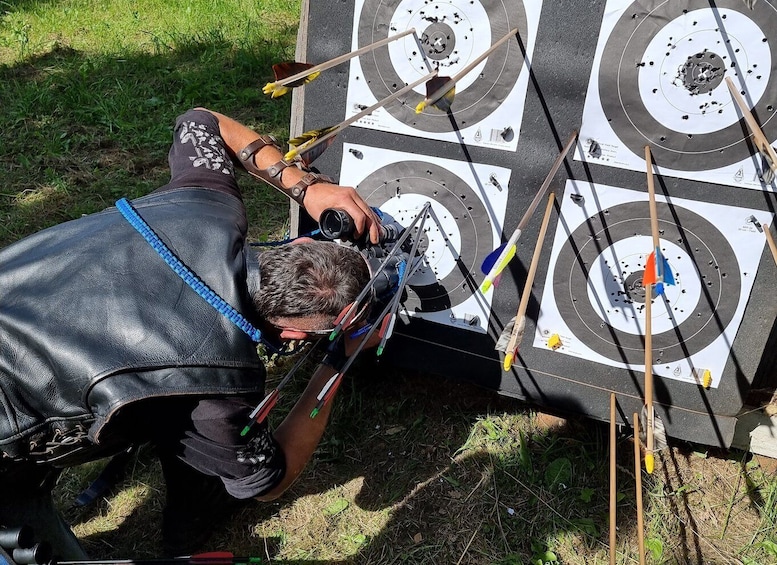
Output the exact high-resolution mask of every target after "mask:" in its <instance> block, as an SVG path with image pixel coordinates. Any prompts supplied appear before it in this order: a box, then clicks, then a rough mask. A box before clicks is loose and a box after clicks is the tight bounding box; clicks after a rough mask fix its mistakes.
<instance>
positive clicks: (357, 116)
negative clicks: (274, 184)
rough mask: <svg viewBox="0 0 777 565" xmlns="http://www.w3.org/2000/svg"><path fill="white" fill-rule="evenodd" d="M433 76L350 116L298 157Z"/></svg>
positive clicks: (434, 74) (433, 72)
mask: <svg viewBox="0 0 777 565" xmlns="http://www.w3.org/2000/svg"><path fill="white" fill-rule="evenodd" d="M434 76H437V71H436V70H435V71H432V72H431V73H429V74H428V75H426V76H424V77H422V78H420V79H418V80H417V81H415V82H413V83H411V84H408V85H407V86H405V87H404V88H401V89H399V90H397V91H396V92H395V93H394V94H392V95H391V96H387V97H386V98H384V99H383V100H381V101H379V102H376V103H375V104H373V105H372V106H370V107H369V108H365V109H364V110H362V111H361V112H359V113H358V114H355V115H353V116H351V117H350V118H348V119H346V120H344V121H343V122H341V123H339V124H338V125H336V126H335V127H334V128H333V129H332V130H331V131H329V132H327V133H326V134H325V135H322V136H321V137H319V138H318V139H317V140H316V141H314V142H313V143H311V144H310V145H309V146H308V147H305V149H304V150H303V151H301V152H300V155H304V154H305V153H308V152H309V151H312V150H313V148H315V147H317V146H319V145H321V144H322V143H324V142H325V141H326V140H328V139H329V138H330V137H334V136H336V135H337V134H338V133H340V132H341V131H342V130H344V129H345V128H347V127H348V126H350V125H351V124H352V123H354V122H355V121H357V120H360V119H362V118H363V117H364V116H367V115H369V114H372V113H373V112H374V111H375V110H377V109H378V108H382V107H383V106H385V105H386V104H389V103H390V102H393V101H394V100H396V99H397V98H399V97H400V96H402V95H403V94H406V93H407V92H410V91H411V90H413V89H414V88H415V87H416V86H418V85H420V84H423V83H424V82H427V81H428V80H429V79H431V78H432V77H434Z"/></svg>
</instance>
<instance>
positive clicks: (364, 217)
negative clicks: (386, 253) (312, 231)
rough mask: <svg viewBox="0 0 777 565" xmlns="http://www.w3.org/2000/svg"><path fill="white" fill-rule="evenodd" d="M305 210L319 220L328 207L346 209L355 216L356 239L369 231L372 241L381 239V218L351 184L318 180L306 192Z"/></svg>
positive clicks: (350, 214) (376, 241)
mask: <svg viewBox="0 0 777 565" xmlns="http://www.w3.org/2000/svg"><path fill="white" fill-rule="evenodd" d="M304 204H305V211H307V213H308V214H310V217H311V218H313V219H314V220H316V221H318V220H319V218H320V217H321V213H322V212H323V211H324V210H326V209H327V208H337V209H339V210H344V211H346V212H347V213H348V215H349V216H351V218H353V223H354V236H355V239H358V238H360V237H362V236H363V235H364V234H365V233H367V232H369V234H370V241H371V242H372V243H376V244H377V243H378V242H379V240H380V220H378V217H377V216H376V215H375V212H373V211H372V209H371V208H370V207H369V205H368V204H367V203H366V202H365V201H364V199H363V198H362V197H361V196H360V195H359V193H358V192H356V190H355V189H354V188H352V187H350V186H339V185H336V184H330V183H326V182H317V183H316V184H313V185H310V186H309V187H308V190H307V193H306V194H305V200H304Z"/></svg>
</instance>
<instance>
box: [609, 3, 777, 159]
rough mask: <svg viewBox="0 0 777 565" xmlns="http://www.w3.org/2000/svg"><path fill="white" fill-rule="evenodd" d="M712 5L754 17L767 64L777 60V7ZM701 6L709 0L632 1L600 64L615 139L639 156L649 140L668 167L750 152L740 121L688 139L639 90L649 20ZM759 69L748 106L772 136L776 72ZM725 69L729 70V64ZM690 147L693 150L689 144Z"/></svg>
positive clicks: (776, 128)
mask: <svg viewBox="0 0 777 565" xmlns="http://www.w3.org/2000/svg"><path fill="white" fill-rule="evenodd" d="M715 7H717V8H726V9H730V10H733V11H737V12H740V13H741V14H743V15H745V16H746V17H747V18H748V19H751V20H753V21H754V22H756V23H757V24H758V25H759V28H761V30H762V31H763V33H764V36H765V38H767V40H768V44H769V49H770V51H771V54H772V64H774V61H777V49H776V47H777V9H775V8H774V7H773V6H771V5H769V4H768V3H767V2H756V4H755V6H754V8H753V9H752V10H751V9H750V8H747V7H746V6H745V2H742V0H717V1H716V2H715ZM703 8H707V9H710V3H709V2H706V1H705V2H702V1H701V0H688V1H686V2H679V1H677V0H664V1H656V0H652V1H651V0H645V1H640V2H635V3H633V4H632V5H631V6H629V8H628V9H627V10H626V11H625V12H624V13H623V15H622V16H621V18H620V19H619V20H618V23H617V24H615V27H614V28H613V30H612V33H611V34H610V37H609V39H608V40H607V44H606V45H605V47H604V51H603V54H602V61H601V64H600V67H599V96H600V97H601V100H602V108H603V109H604V111H605V113H606V115H607V118H608V120H609V122H610V126H611V127H612V129H613V131H615V133H616V134H617V135H618V138H619V139H620V140H621V141H622V142H623V143H624V144H625V145H626V146H627V147H628V148H629V149H630V150H631V151H632V152H634V154H636V155H642V154H643V153H644V148H645V144H646V143H650V144H651V149H652V151H653V156H654V157H655V159H656V161H657V162H659V163H660V162H661V161H662V160H664V162H671V163H673V165H672V168H674V169H680V168H682V169H683V170H688V171H701V170H708V169H711V168H718V167H723V166H726V165H731V164H734V163H738V162H740V161H742V160H743V159H746V158H748V157H750V150H749V148H748V144H747V143H746V137H745V134H744V132H746V131H748V130H747V127H746V126H744V125H743V122H742V120H738V121H736V122H734V123H732V124H731V125H729V126H727V127H725V128H723V129H721V130H718V131H714V132H710V133H694V134H691V135H692V138H690V137H689V134H688V133H685V132H678V131H673V130H671V129H669V128H667V127H666V126H665V125H663V124H661V123H660V122H658V121H657V120H655V119H654V118H653V116H651V115H650V112H649V111H648V110H647V108H646V107H645V105H644V103H643V101H642V98H641V96H640V93H639V80H638V76H639V69H640V68H641V67H640V64H641V63H643V62H644V60H645V58H646V55H645V51H646V49H647V47H648V45H649V44H650V42H651V40H652V39H653V37H654V36H655V33H656V30H655V27H651V26H650V25H649V23H653V24H655V23H658V22H671V21H673V20H674V19H675V18H678V17H680V16H682V15H683V13H684V11H690V10H693V9H703ZM762 26H766V28H767V29H764V28H763V27H762ZM769 38H775V39H769ZM704 47H706V46H702V45H700V46H697V49H701V48H704ZM613 69H616V70H617V72H613ZM764 72H765V73H769V79H768V82H767V85H766V89H765V91H764V94H763V96H761V98H760V100H759V101H758V102H757V103H756V104H755V106H754V107H753V108H752V111H753V113H754V114H755V115H756V116H758V117H759V118H760V120H762V121H763V122H762V129H763V130H764V133H765V134H766V136H767V137H768V138H769V139H774V137H775V136H777V120H773V121H772V117H774V111H773V108H772V111H770V110H769V109H768V108H767V107H768V106H770V105H774V100H775V98H777V73H773V72H772V71H771V69H765V70H764ZM726 74H731V69H730V68H728V69H727V70H726ZM735 84H736V81H735ZM732 103H733V101H732ZM770 122H771V123H770ZM689 146H692V149H688V147H689ZM724 149H726V150H725V151H724ZM678 153H681V154H682V155H683V158H682V159H677V158H676V157H677V154H678ZM710 154H714V155H710Z"/></svg>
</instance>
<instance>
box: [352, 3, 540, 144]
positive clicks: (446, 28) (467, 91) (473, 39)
mask: <svg viewBox="0 0 777 565" xmlns="http://www.w3.org/2000/svg"><path fill="white" fill-rule="evenodd" d="M483 21H486V22H488V27H483V26H482V25H480V26H478V25H476V22H483ZM386 22H391V23H390V25H386ZM516 27H517V28H518V29H519V33H520V34H521V36H522V37H527V31H528V30H527V19H526V13H525V11H524V7H523V3H522V2H512V1H510V2H508V1H507V0H479V1H472V2H467V3H459V2H454V1H453V0H436V1H430V2H425V3H423V4H422V6H421V7H419V6H418V4H417V3H416V2H411V1H409V0H365V2H364V4H363V6H362V9H361V12H360V14H359V21H358V45H359V46H360V47H361V46H362V45H369V44H370V43H374V42H375V41H378V40H380V39H382V38H384V37H387V36H388V35H389V34H395V33H398V32H400V31H403V30H405V29H410V28H415V29H416V30H417V33H418V36H419V40H420V41H419V42H417V41H416V40H415V39H413V38H412V37H409V38H406V39H403V40H401V41H397V42H396V43H395V44H391V45H389V46H387V47H384V48H379V49H375V50H374V51H372V52H371V53H370V54H369V55H367V56H365V57H363V58H362V59H361V60H360V65H361V70H362V72H363V73H364V80H365V81H366V84H367V85H368V86H369V89H370V91H371V92H372V94H373V95H374V96H375V98H376V99H377V100H381V99H383V98H385V97H386V96H388V95H390V94H392V93H393V92H396V90H398V89H399V88H401V87H402V86H404V85H405V84H409V83H410V82H412V81H414V80H417V79H418V78H419V77H420V76H423V75H424V74H426V73H428V72H429V70H428V67H432V68H437V69H439V70H440V74H441V75H454V74H455V73H456V72H457V70H459V69H462V68H464V67H466V65H467V64H468V63H469V62H470V61H472V60H474V59H475V58H476V57H478V56H479V55H480V54H481V53H483V52H484V51H486V50H487V49H488V48H489V47H490V46H491V43H492V42H493V41H496V40H497V39H499V38H501V37H503V36H504V35H505V34H506V33H507V32H508V31H509V30H510V29H513V28H516ZM419 43H420V48H421V49H423V54H424V55H425V56H426V60H424V58H423V57H421V56H420V55H421V53H420V50H419ZM523 63H524V60H523V56H522V54H521V52H520V50H519V49H518V48H517V47H516V45H515V44H512V45H510V44H505V45H503V46H501V47H500V48H499V49H497V50H495V51H494V52H493V53H492V54H491V55H489V57H488V58H487V59H486V60H485V61H484V62H483V63H481V64H480V65H478V66H477V67H476V68H475V69H474V70H473V71H472V72H471V73H468V75H467V76H465V77H462V79H461V80H460V81H459V83H458V84H457V88H456V106H455V108H453V109H452V111H453V114H454V115H455V118H456V121H457V122H458V124H459V127H462V128H464V127H468V126H471V125H473V124H476V123H477V122H479V121H481V120H483V119H484V118H485V117H487V116H488V115H489V114H491V113H492V112H493V111H494V110H496V108H497V107H498V106H499V102H500V101H503V100H505V99H506V98H507V96H508V94H509V93H510V91H511V90H512V89H513V87H514V86H515V83H516V81H517V79H518V76H519V74H520V73H521V70H522V68H523ZM423 97H424V92H422V91H421V90H419V91H418V92H414V93H412V94H411V95H410V96H408V98H407V100H406V101H405V104H395V105H391V106H389V107H387V108H386V110H387V111H388V112H389V113H390V114H391V115H392V116H394V117H395V118H396V119H397V120H399V121H401V122H402V123H404V124H406V125H408V126H410V127H412V128H414V129H418V130H422V131H428V132H448V131H451V128H452V126H451V121H450V118H449V117H448V116H447V115H446V114H444V113H441V112H438V111H427V112H424V113H422V114H420V115H415V112H414V108H415V107H416V105H417V104H418V103H419V102H421V100H422V99H423Z"/></svg>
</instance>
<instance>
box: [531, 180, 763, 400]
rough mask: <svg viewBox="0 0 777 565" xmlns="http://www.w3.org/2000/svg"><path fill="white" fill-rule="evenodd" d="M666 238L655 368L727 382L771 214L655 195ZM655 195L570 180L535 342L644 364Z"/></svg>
mask: <svg viewBox="0 0 777 565" xmlns="http://www.w3.org/2000/svg"><path fill="white" fill-rule="evenodd" d="M656 206H657V209H658V219H659V230H660V233H661V236H660V244H661V249H662V253H663V254H664V256H665V257H666V259H667V260H668V262H669V266H670V268H671V272H672V274H673V276H674V279H675V284H674V285H672V286H670V285H665V292H664V295H663V296H661V295H655V294H654V299H653V303H652V312H651V313H652V318H651V320H652V322H651V326H652V328H651V329H652V331H651V335H652V337H653V348H652V353H653V373H654V374H655V375H657V376H661V377H666V378H670V379H676V380H679V381H685V382H695V383H700V382H702V380H703V375H704V372H705V371H706V370H708V371H710V376H711V378H712V386H713V387H717V386H718V384H719V383H720V379H721V375H722V373H723V370H724V367H725V364H726V361H727V359H728V356H729V350H730V348H731V344H732V343H733V342H734V338H735V337H736V333H737V330H738V328H739V325H740V323H741V321H742V317H743V315H744V311H745V307H746V305H747V301H748V298H749V296H750V292H751V290H752V287H753V283H754V282H755V276H756V272H757V269H758V264H759V262H760V259H761V254H762V252H763V248H764V240H765V236H764V233H763V231H762V229H761V227H762V224H767V223H771V221H772V217H771V214H770V213H768V212H763V211H759V210H750V209H745V208H736V207H732V206H723V205H719V204H710V203H706V202H696V201H691V200H685V199H680V198H672V199H671V202H670V203H669V204H667V200H666V199H665V198H663V197H662V196H659V195H657V196H656ZM652 247H653V244H652V235H651V229H650V212H649V207H648V195H647V194H646V193H644V192H635V191H631V190H625V189H622V188H615V187H610V186H604V185H598V184H596V185H592V184H590V183H587V182H579V181H572V180H569V181H567V184H566V188H565V192H564V197H563V201H562V205H561V216H560V219H559V222H558V225H557V229H556V234H555V237H554V240H553V249H552V252H551V257H550V268H549V270H548V274H547V278H546V281H545V286H544V291H543V295H542V302H541V306H540V314H539V318H538V321H537V330H536V332H535V336H534V346H535V347H538V348H544V349H547V348H548V340H549V339H550V338H551V337H552V336H554V335H557V336H558V337H559V338H560V339H561V343H562V345H561V347H560V348H558V349H557V350H556V352H557V353H560V354H565V355H571V356H574V357H580V358H584V359H588V360H591V361H595V362H597V363H602V364H604V365H609V366H613V367H620V368H625V369H631V370H634V371H639V372H644V371H645V357H644V334H645V300H646V297H645V289H644V288H643V286H642V277H643V274H644V269H645V262H646V260H647V257H648V255H649V254H650V252H651V250H652Z"/></svg>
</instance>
